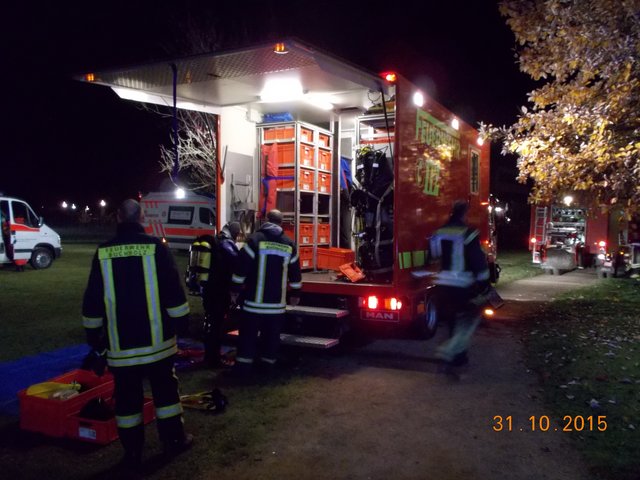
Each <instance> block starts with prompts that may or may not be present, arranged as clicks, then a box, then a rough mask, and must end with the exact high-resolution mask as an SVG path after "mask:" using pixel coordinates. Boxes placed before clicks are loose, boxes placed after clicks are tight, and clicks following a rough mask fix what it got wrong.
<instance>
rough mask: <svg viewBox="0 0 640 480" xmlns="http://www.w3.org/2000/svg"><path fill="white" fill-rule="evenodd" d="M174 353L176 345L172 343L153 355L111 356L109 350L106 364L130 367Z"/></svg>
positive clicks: (176, 351) (161, 358) (176, 350)
mask: <svg viewBox="0 0 640 480" xmlns="http://www.w3.org/2000/svg"><path fill="white" fill-rule="evenodd" d="M176 353H178V346H177V345H173V346H172V347H170V348H168V349H166V350H163V351H161V352H158V353H155V354H153V355H144V356H139V357H129V358H111V357H110V355H111V352H109V357H107V364H108V365H109V366H110V367H131V366H133V365H146V364H148V363H153V362H158V361H160V360H163V359H165V358H168V357H170V356H171V355H175V354H176Z"/></svg>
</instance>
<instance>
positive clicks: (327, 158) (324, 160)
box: [318, 150, 331, 171]
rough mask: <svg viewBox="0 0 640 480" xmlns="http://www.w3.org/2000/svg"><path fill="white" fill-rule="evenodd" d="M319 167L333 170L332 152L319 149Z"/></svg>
mask: <svg viewBox="0 0 640 480" xmlns="http://www.w3.org/2000/svg"><path fill="white" fill-rule="evenodd" d="M318 168H319V169H320V170H329V171H331V152H329V151H327V150H320V151H318Z"/></svg>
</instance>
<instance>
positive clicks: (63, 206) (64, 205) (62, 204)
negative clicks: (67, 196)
mask: <svg viewBox="0 0 640 480" xmlns="http://www.w3.org/2000/svg"><path fill="white" fill-rule="evenodd" d="M60 206H61V207H62V208H67V207H68V206H69V204H68V203H67V202H65V201H64V200H63V201H62V203H61V204H60Z"/></svg>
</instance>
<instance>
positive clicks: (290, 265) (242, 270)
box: [231, 222, 302, 314]
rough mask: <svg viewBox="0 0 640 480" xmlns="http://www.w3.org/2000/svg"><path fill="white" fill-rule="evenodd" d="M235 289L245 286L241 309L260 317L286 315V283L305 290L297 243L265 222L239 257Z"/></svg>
mask: <svg viewBox="0 0 640 480" xmlns="http://www.w3.org/2000/svg"><path fill="white" fill-rule="evenodd" d="M231 280H232V289H233V290H234V291H240V290H241V289H242V287H243V286H244V295H243V297H244V302H243V305H242V309H243V310H244V311H246V312H251V313H258V314H281V313H284V312H285V308H286V295H287V283H288V285H289V288H291V289H292V290H293V291H295V290H300V289H301V288H302V275H301V273H300V259H299V257H298V251H297V248H296V245H295V243H294V242H293V241H292V240H291V239H290V238H289V237H287V236H286V235H284V234H283V232H282V228H281V227H279V226H278V225H275V224H273V223H269V222H268V223H265V224H264V225H262V227H260V229H259V230H258V231H257V232H255V233H254V234H252V235H251V236H249V238H248V239H247V242H246V243H245V245H244V247H243V248H242V250H240V255H239V257H238V265H237V268H236V271H235V272H234V274H233V277H232V279H231Z"/></svg>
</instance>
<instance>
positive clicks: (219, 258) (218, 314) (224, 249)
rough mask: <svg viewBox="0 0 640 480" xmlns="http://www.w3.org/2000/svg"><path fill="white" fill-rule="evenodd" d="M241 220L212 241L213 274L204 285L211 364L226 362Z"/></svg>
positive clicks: (207, 357)
mask: <svg viewBox="0 0 640 480" xmlns="http://www.w3.org/2000/svg"><path fill="white" fill-rule="evenodd" d="M239 233H240V224H239V223H238V222H229V223H227V224H226V225H225V226H224V227H222V230H221V231H220V233H218V235H216V237H215V239H214V242H213V245H211V266H210V268H209V278H208V279H207V281H206V282H205V283H204V286H203V288H202V305H203V307H204V311H205V317H204V329H203V330H204V351H205V356H204V358H205V362H206V363H207V364H208V365H209V366H211V367H221V366H225V363H224V361H223V356H222V353H221V347H222V337H223V335H224V325H225V322H226V320H227V317H228V315H229V307H230V305H231V276H232V275H233V271H234V269H235V265H236V262H237V260H238V247H237V246H236V240H237V238H238V234H239Z"/></svg>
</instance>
